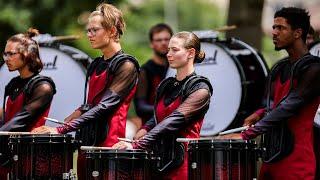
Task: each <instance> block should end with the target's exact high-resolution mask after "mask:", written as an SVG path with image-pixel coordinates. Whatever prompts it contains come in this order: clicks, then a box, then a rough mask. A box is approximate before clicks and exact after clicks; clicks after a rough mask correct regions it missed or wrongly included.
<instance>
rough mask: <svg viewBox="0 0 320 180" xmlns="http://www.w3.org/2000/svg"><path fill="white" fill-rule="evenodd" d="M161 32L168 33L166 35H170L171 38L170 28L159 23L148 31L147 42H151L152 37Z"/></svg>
mask: <svg viewBox="0 0 320 180" xmlns="http://www.w3.org/2000/svg"><path fill="white" fill-rule="evenodd" d="M162 31H168V33H169V34H170V36H172V34H173V31H172V29H171V27H170V26H169V25H167V24H165V23H159V24H156V25H154V26H152V27H151V28H150V30H149V40H150V41H152V40H153V35H154V34H155V33H159V32H162Z"/></svg>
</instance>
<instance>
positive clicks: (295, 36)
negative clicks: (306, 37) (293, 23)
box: [293, 28, 302, 39]
mask: <svg viewBox="0 0 320 180" xmlns="http://www.w3.org/2000/svg"><path fill="white" fill-rule="evenodd" d="M293 36H294V38H296V39H299V38H300V37H301V36H302V29H301V28H298V29H296V30H294V33H293Z"/></svg>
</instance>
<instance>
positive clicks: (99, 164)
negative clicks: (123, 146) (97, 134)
mask: <svg viewBox="0 0 320 180" xmlns="http://www.w3.org/2000/svg"><path fill="white" fill-rule="evenodd" d="M84 153H85V155H86V166H87V168H86V170H87V172H86V174H87V177H86V179H95V180H97V179H101V180H102V179H103V180H106V179H110V180H111V179H112V180H114V179H115V180H117V179H132V180H133V179H134V180H148V179H150V176H151V174H150V162H151V158H150V157H149V153H148V152H147V151H144V150H111V149H110V150H87V151H85V152H84Z"/></svg>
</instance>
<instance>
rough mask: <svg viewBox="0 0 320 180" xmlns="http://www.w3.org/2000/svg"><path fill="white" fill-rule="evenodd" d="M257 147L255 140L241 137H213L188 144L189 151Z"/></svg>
mask: <svg viewBox="0 0 320 180" xmlns="http://www.w3.org/2000/svg"><path fill="white" fill-rule="evenodd" d="M256 147H257V144H256V141H254V140H240V139H212V140H192V141H190V142H189V144H188V151H197V150H198V149H216V150H219V149H255V148H256Z"/></svg>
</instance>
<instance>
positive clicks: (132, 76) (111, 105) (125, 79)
mask: <svg viewBox="0 0 320 180" xmlns="http://www.w3.org/2000/svg"><path fill="white" fill-rule="evenodd" d="M113 77H114V78H113V79H112V83H111V85H110V87H108V88H106V89H105V91H104V94H103V97H102V99H101V101H100V102H99V103H98V104H97V105H96V106H94V107H92V108H91V109H90V110H89V111H87V112H85V113H84V114H82V115H81V116H80V117H79V118H76V119H73V120H71V121H70V122H68V123H67V124H66V125H63V126H60V127H58V128H57V130H58V132H59V133H68V132H71V131H75V130H77V129H79V128H81V127H82V126H84V125H85V124H86V123H88V122H90V121H94V120H96V119H101V118H102V117H105V116H108V115H109V116H110V115H111V114H112V111H113V110H114V109H115V108H116V107H117V106H118V105H119V104H120V102H121V101H122V100H123V99H124V98H126V96H127V95H128V94H129V93H130V91H131V90H132V88H133V87H134V86H135V85H136V83H137V80H138V70H137V68H136V66H135V65H134V64H133V63H132V62H131V61H129V60H128V61H125V62H123V63H122V64H121V65H120V66H119V67H118V68H117V70H116V71H115V74H114V76H113Z"/></svg>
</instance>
